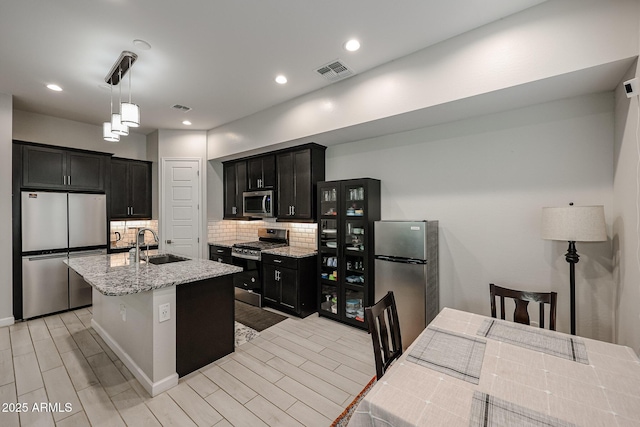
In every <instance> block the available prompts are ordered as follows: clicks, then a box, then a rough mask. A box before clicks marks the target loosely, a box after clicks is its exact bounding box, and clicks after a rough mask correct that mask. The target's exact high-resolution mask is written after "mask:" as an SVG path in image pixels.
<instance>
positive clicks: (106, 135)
mask: <svg viewBox="0 0 640 427" xmlns="http://www.w3.org/2000/svg"><path fill="white" fill-rule="evenodd" d="M102 138H103V139H104V140H105V141H109V142H118V141H120V135H116V134H115V133H113V132H111V122H104V123H103V124H102Z"/></svg>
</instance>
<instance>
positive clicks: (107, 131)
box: [102, 85, 120, 142]
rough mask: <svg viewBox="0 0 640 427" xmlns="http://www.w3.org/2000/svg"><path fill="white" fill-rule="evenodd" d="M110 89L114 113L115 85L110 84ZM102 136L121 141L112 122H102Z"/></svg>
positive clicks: (111, 108) (105, 138)
mask: <svg viewBox="0 0 640 427" xmlns="http://www.w3.org/2000/svg"><path fill="white" fill-rule="evenodd" d="M109 89H110V92H111V104H110V113H111V114H113V86H111V85H109ZM102 138H103V139H104V140H105V141H109V142H118V141H120V135H117V134H115V133H113V131H112V130H111V122H104V123H103V124H102Z"/></svg>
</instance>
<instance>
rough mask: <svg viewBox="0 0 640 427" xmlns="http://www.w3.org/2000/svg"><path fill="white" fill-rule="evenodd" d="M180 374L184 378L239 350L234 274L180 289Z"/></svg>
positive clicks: (177, 361)
mask: <svg viewBox="0 0 640 427" xmlns="http://www.w3.org/2000/svg"><path fill="white" fill-rule="evenodd" d="M175 316H176V372H177V373H178V376H180V377H183V376H185V375H187V374H189V373H191V372H193V371H195V370H197V369H200V368H202V367H203V366H206V365H208V364H210V363H212V362H214V361H216V360H218V359H220V358H221V357H223V356H226V355H227V354H229V353H233V351H234V348H235V326H234V321H235V305H234V297H233V275H231V274H227V275H225V276H219V277H212V278H210V279H205V280H200V281H198V282H192V283H183V284H181V285H180V286H176V314H175Z"/></svg>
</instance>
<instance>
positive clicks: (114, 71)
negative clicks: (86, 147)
mask: <svg viewBox="0 0 640 427" xmlns="http://www.w3.org/2000/svg"><path fill="white" fill-rule="evenodd" d="M137 58H138V55H136V54H135V53H133V52H129V51H123V52H122V53H121V54H120V57H119V58H118V60H117V61H116V63H115V64H113V67H111V70H110V71H109V74H107V76H106V77H105V79H104V81H105V82H106V83H107V84H108V85H109V87H110V89H111V121H110V122H106V123H104V125H103V138H104V139H105V141H119V140H120V136H121V135H122V136H126V135H129V127H139V126H140V107H139V106H138V105H137V104H134V103H132V102H131V66H132V65H133V63H134V62H135V61H136V59H137ZM127 71H129V102H122V85H120V84H119V83H121V82H122V77H123V76H124V75H125V74H126V73H127ZM114 85H117V86H118V101H119V102H118V103H119V104H120V111H119V112H117V111H116V112H114V111H113V86H114ZM112 134H113V136H110V135H112Z"/></svg>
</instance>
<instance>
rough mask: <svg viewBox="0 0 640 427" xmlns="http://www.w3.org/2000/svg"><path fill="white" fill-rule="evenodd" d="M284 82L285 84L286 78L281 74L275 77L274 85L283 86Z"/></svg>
mask: <svg viewBox="0 0 640 427" xmlns="http://www.w3.org/2000/svg"><path fill="white" fill-rule="evenodd" d="M286 82H287V78H286V77H285V76H283V75H282V74H281V75H279V76H278V77H276V83H278V84H281V85H283V84H285V83H286Z"/></svg>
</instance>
